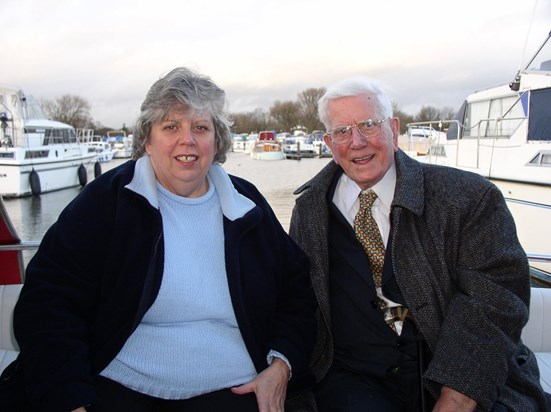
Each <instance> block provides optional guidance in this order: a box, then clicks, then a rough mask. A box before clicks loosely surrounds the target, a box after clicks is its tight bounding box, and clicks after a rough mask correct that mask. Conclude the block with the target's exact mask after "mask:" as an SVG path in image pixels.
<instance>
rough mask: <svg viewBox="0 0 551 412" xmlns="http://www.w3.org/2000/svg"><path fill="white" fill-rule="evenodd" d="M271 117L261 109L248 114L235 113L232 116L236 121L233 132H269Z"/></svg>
mask: <svg viewBox="0 0 551 412" xmlns="http://www.w3.org/2000/svg"><path fill="white" fill-rule="evenodd" d="M269 117H270V116H269V114H268V113H267V112H266V111H265V110H264V109H260V108H257V109H255V110H254V111H252V112H248V113H234V114H232V115H231V118H232V119H233V121H234V125H233V131H234V132H235V133H251V132H260V131H262V130H268V129H269V128H270V127H271V125H270V119H269Z"/></svg>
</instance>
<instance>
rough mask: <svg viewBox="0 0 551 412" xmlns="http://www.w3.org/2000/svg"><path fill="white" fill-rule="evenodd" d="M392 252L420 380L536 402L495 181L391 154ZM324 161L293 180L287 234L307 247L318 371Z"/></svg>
mask: <svg viewBox="0 0 551 412" xmlns="http://www.w3.org/2000/svg"><path fill="white" fill-rule="evenodd" d="M395 165H396V172H397V181H396V189H395V195H394V200H393V202H392V206H391V226H392V228H391V234H390V236H391V237H392V249H391V253H392V259H393V262H394V273H395V276H396V281H397V283H398V285H399V287H400V290H401V292H402V294H403V297H404V299H405V301H406V303H407V305H408V306H409V307H410V309H411V311H412V313H413V316H414V319H415V322H416V324H417V326H418V328H419V330H420V332H421V333H422V335H423V336H424V338H425V340H426V342H427V344H428V348H429V349H430V353H431V356H432V360H431V362H430V364H429V365H428V367H427V369H426V371H425V373H424V379H423V381H424V385H425V386H426V387H427V388H428V389H429V390H430V392H431V393H432V394H433V395H434V396H435V397H436V396H438V394H439V390H440V387H441V385H446V386H449V387H451V388H453V389H455V390H458V391H460V392H462V393H464V394H466V395H467V396H469V397H471V398H473V399H475V400H476V401H477V402H478V405H479V410H489V409H490V408H491V407H492V405H493V404H494V402H495V401H496V400H499V401H500V402H502V403H503V404H505V405H507V406H508V407H509V408H511V410H515V411H530V410H535V406H534V403H533V400H535V401H536V402H537V404H538V405H539V407H540V410H545V398H544V395H543V391H542V388H541V386H540V384H539V371H538V367H537V362H536V359H535V356H534V354H533V353H532V352H531V351H530V350H529V349H528V348H527V347H526V346H525V345H524V344H523V343H522V342H521V340H520V334H521V331H522V328H523V326H524V325H525V323H526V322H527V319H528V307H529V299H530V280H529V267H528V262H527V258H526V254H525V252H524V251H523V249H522V247H521V246H520V244H519V241H518V238H517V234H516V227H515V223H514V220H513V218H512V216H511V213H510V212H509V210H508V208H507V205H506V203H505V200H504V198H503V196H502V194H501V192H500V191H499V189H498V188H497V187H496V186H495V185H494V184H492V183H491V182H490V181H489V180H487V179H485V178H483V177H482V176H479V175H477V174H473V173H469V172H464V171H460V170H458V169H454V168H449V167H442V166H435V165H429V164H424V163H420V162H418V161H416V160H414V159H412V158H410V157H409V156H407V155H406V154H405V153H404V152H403V151H401V150H398V152H397V153H396V154H395ZM341 172H342V170H341V169H340V167H339V166H338V165H336V164H335V163H334V162H331V163H330V164H329V165H327V166H326V167H325V168H324V169H323V170H322V171H320V172H319V173H318V175H316V176H315V177H314V178H313V179H312V180H311V181H309V182H308V183H306V184H305V185H303V186H302V187H301V188H300V189H298V190H297V192H296V193H297V194H299V193H300V196H299V197H298V198H297V199H296V206H295V208H294V210H293V216H292V219H291V227H290V234H291V236H292V237H293V238H294V239H295V240H296V241H297V243H298V244H299V245H300V246H301V247H302V249H303V250H304V251H305V252H306V254H307V255H308V256H309V257H310V260H311V264H312V269H311V277H312V283H313V287H314V291H315V293H316V297H317V301H318V305H319V310H318V340H317V346H316V348H315V350H314V356H313V359H312V368H313V371H314V374H315V375H316V378H317V379H318V380H319V379H321V378H322V377H323V376H324V375H325V374H326V372H327V370H328V369H329V367H330V365H331V363H332V361H333V351H332V350H333V349H332V348H333V340H332V336H331V308H330V306H329V302H330V299H329V293H330V291H329V254H328V221H329V209H328V196H327V193H328V190H329V187H330V185H331V182H332V181H333V179H334V178H335V176H336V174H337V173H341Z"/></svg>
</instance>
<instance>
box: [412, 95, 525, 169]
mask: <svg viewBox="0 0 551 412" xmlns="http://www.w3.org/2000/svg"><path fill="white" fill-rule="evenodd" d="M519 100H520V98H519V99H517V101H516V102H515V104H516V103H517V102H518V101H519ZM509 112H510V110H508V111H507V112H506V113H505V114H504V115H503V116H501V117H496V118H488V119H480V120H479V121H478V122H477V123H476V124H474V125H473V126H471V127H466V126H465V125H464V124H463V123H461V122H460V121H459V120H438V121H436V120H433V121H424V122H413V123H408V124H407V126H408V128H411V127H429V130H435V131H438V132H443V131H445V130H447V129H448V128H449V126H450V125H454V126H455V127H456V128H457V137H456V138H455V146H456V150H455V166H458V167H459V166H460V161H459V154H460V150H459V149H460V144H461V141H462V140H463V139H464V137H465V133H466V132H469V133H470V132H471V131H473V130H476V134H475V136H472V135H471V134H469V136H470V137H471V138H474V139H475V140H476V168H479V167H480V148H481V146H482V144H481V139H482V138H484V137H492V138H493V141H494V142H493V145H492V147H493V146H494V145H495V141H496V140H497V139H498V138H499V137H510V136H511V135H512V134H513V132H511V133H508V134H503V133H500V130H502V129H501V127H502V126H501V125H502V124H503V123H504V122H511V121H518V122H519V125H520V122H522V121H523V120H526V117H505V116H506V115H507V114H508V113H509ZM493 123H495V126H494V128H493V129H494V132H493V134H491V135H490V134H489V133H488V130H491V128H490V126H491V125H492V124H493ZM433 125H437V127H438V128H436V127H433ZM445 125H448V127H445ZM428 137H429V139H428V142H427V144H428V151H427V156H428V160H429V162H430V163H435V162H434V161H433V159H432V157H433V156H436V157H438V156H439V155H440V152H436V153H435V151H434V149H433V146H434V145H437V146H438V145H440V133H439V135H438V138H437V141H436V142H435V141H434V140H433V139H432V138H430V137H431V135H430V134H429V136H428ZM411 143H412V142H411V138H410V144H411ZM410 149H411V148H410ZM434 160H436V159H434Z"/></svg>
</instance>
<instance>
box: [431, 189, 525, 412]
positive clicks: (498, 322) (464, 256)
mask: <svg viewBox="0 0 551 412" xmlns="http://www.w3.org/2000/svg"><path fill="white" fill-rule="evenodd" d="M476 198H477V199H478V201H477V203H476V204H472V202H471V204H470V206H471V207H469V208H468V209H467V208H465V209H464V210H462V211H458V210H455V211H449V212H450V213H453V212H457V213H458V216H457V220H456V223H454V225H455V226H456V228H457V229H456V230H454V231H451V234H452V235H453V236H454V237H457V239H454V240H453V241H451V242H450V243H449V249H451V250H446V251H441V252H437V253H443V254H447V258H445V259H443V260H444V261H446V263H445V264H446V265H447V268H446V269H445V270H448V271H449V272H448V275H449V278H450V281H449V284H448V285H446V287H445V288H442V287H441V286H442V285H445V284H446V281H444V280H442V279H439V280H437V281H436V282H435V283H439V286H440V290H439V291H437V292H436V293H435V294H436V295H438V296H439V298H437V299H440V302H439V303H440V307H441V308H442V314H441V316H442V319H441V321H440V322H441V323H440V325H438V326H436V328H439V331H438V337H437V340H436V343H435V345H433V348H432V349H433V350H432V360H431V362H430V364H429V366H428V369H427V371H426V373H425V378H427V379H429V380H430V381H432V382H433V386H432V390H433V392H434V393H435V395H438V393H439V387H440V385H445V386H449V387H451V388H453V389H455V390H458V391H460V392H462V393H464V394H466V395H467V396H469V397H471V398H473V399H475V400H476V401H477V402H478V404H479V407H481V408H482V409H483V410H489V409H491V407H492V405H493V404H494V402H495V400H496V399H497V398H498V391H499V388H500V387H503V386H504V385H505V384H506V380H507V377H508V375H509V373H510V367H511V364H510V361H511V359H512V358H514V357H515V356H517V352H519V338H520V334H521V331H522V328H523V326H524V325H525V323H526V322H527V319H528V304H529V297H530V282H529V279H530V277H529V267H528V261H527V258H526V254H525V252H524V251H523V249H522V247H521V246H520V244H519V241H518V238H517V234H516V228H515V223H514V220H513V218H512V216H511V214H510V212H509V210H508V208H507V205H506V203H505V200H504V198H503V196H502V194H501V192H499V190H498V189H497V188H496V187H495V186H493V185H489V186H486V188H485V190H484V191H482V194H481V195H480V196H477V197H476ZM444 244H446V243H444ZM450 256H453V258H451V257H450ZM440 275H441V276H445V275H442V274H440ZM433 286H434V285H433ZM434 306H438V304H435V305H434ZM435 321H436V319H435ZM513 362H516V359H514V360H513ZM519 363H520V359H519Z"/></svg>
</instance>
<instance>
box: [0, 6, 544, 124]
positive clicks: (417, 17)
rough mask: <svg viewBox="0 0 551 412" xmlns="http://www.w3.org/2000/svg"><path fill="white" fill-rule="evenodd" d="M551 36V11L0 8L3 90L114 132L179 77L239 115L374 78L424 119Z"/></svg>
mask: <svg viewBox="0 0 551 412" xmlns="http://www.w3.org/2000/svg"><path fill="white" fill-rule="evenodd" d="M550 30H551V0H462V1H453V2H451V1H446V0H418V1H412V0H381V1H366V0H196V1H189V0H173V1H172V0H149V1H146V0H88V1H85V0H48V1H43V0H0V39H2V42H1V44H0V62H1V63H0V84H2V85H4V86H12V87H18V88H21V89H23V91H24V92H25V93H27V94H31V95H33V96H34V97H36V98H39V99H55V98H56V97H59V96H61V95H64V94H71V95H78V96H81V97H83V98H85V99H86V100H87V101H88V102H89V103H90V104H91V106H92V109H91V115H92V117H93V118H94V119H95V120H96V121H98V122H100V123H101V124H103V125H105V126H109V127H112V128H120V127H122V125H123V123H124V124H126V126H130V127H131V126H132V125H133V123H134V121H135V118H136V115H137V113H138V111H139V107H140V104H141V102H142V101H143V99H144V97H145V94H146V92H147V90H148V89H149V87H150V86H151V84H152V83H153V82H154V81H156V80H157V79H158V78H159V77H160V76H162V75H163V74H165V73H167V72H168V71H169V70H171V69H172V68H174V67H176V66H189V67H191V68H193V69H195V70H198V71H200V72H202V73H204V74H206V75H208V76H210V77H211V78H212V79H213V80H214V81H215V82H216V83H217V84H218V85H219V86H221V87H222V88H223V89H225V90H226V93H227V96H228V103H229V110H230V111H231V112H244V111H252V110H254V109H255V108H263V109H266V110H267V109H269V107H270V106H271V105H272V104H273V102H274V101H275V100H296V98H297V94H298V93H299V92H301V91H303V90H305V89H307V88H310V87H316V88H317V87H327V86H329V85H331V84H332V83H334V82H336V81H339V80H342V79H344V78H346V77H349V76H355V75H367V76H371V77H374V78H377V79H379V80H380V81H381V82H382V83H383V85H384V86H385V87H386V89H387V91H388V93H389V95H390V97H391V100H392V101H393V102H395V103H397V104H398V106H399V108H400V109H401V110H402V111H404V112H406V113H409V114H416V113H417V112H418V111H419V109H420V108H421V106H423V105H425V106H427V105H430V106H435V107H438V108H441V107H444V106H448V107H452V108H454V109H458V108H459V106H460V104H461V102H462V101H463V99H464V97H465V96H466V95H467V94H469V93H471V92H473V91H475V90H479V89H482V88H487V87H491V86H495V85H498V84H503V83H509V82H510V81H511V80H512V79H513V78H514V75H515V73H516V71H517V69H518V68H519V66H521V63H525V62H526V60H527V59H528V58H529V57H530V55H531V54H532V53H533V52H534V51H535V49H536V48H537V47H539V45H540V44H541V43H542V41H543V39H544V37H545V36H546V35H547V33H549V31H550ZM525 46H526V47H525Z"/></svg>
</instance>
